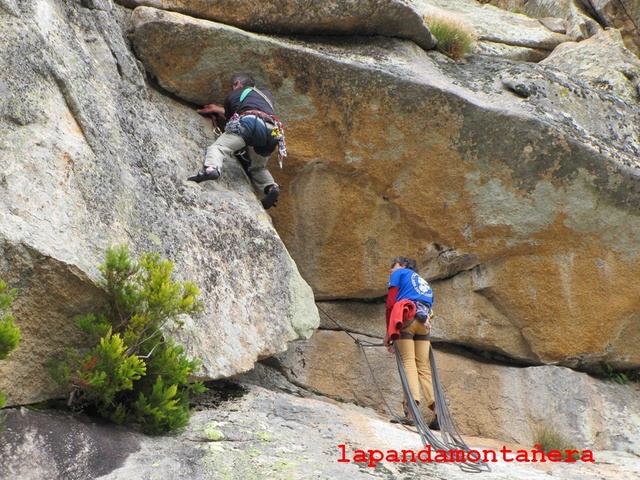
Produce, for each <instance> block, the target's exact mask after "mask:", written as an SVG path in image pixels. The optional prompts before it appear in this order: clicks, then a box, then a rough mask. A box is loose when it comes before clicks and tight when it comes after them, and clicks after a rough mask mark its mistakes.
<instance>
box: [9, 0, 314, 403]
mask: <svg viewBox="0 0 640 480" xmlns="http://www.w3.org/2000/svg"><path fill="white" fill-rule="evenodd" d="M83 4H84V3H83V2H66V1H55V0H51V1H40V2H35V3H29V4H26V3H21V4H19V5H18V4H16V5H15V8H13V7H12V8H10V9H4V10H2V12H1V14H2V25H3V28H2V29H1V30H0V45H2V48H0V65H1V66H2V68H1V69H0V90H1V91H2V92H3V94H2V96H1V103H0V131H2V134H1V138H0V167H1V169H0V170H1V172H2V173H1V183H0V189H1V190H2V195H0V245H1V249H2V252H3V256H2V262H0V277H1V278H3V280H4V281H5V282H7V283H8V284H9V285H10V286H11V287H14V288H16V289H17V290H18V297H17V299H16V301H15V312H13V313H14V316H15V318H16V325H17V326H18V327H20V328H21V331H22V342H21V344H20V345H19V346H18V348H17V349H16V350H15V351H14V352H12V354H11V355H10V356H9V358H8V359H7V360H5V361H3V362H0V391H4V392H5V393H6V394H7V402H8V404H9V405H11V404H22V403H31V402H36V401H39V400H42V399H45V398H48V397H50V396H53V395H59V394H61V393H63V392H61V391H60V390H59V389H58V388H57V387H56V386H55V385H53V384H52V381H51V379H50V378H49V374H48V373H47V371H46V368H45V364H46V362H47V361H48V359H49V358H50V357H51V356H55V355H56V354H57V353H59V352H61V351H62V350H63V349H64V348H65V347H66V346H76V345H79V344H82V340H83V339H82V338H81V337H79V336H78V334H77V333H76V332H75V330H74V327H73V322H74V316H75V315H77V314H80V313H87V312H88V310H89V309H90V308H93V307H95V305H97V304H99V303H100V302H101V301H103V299H104V294H103V293H101V292H100V291H99V290H98V289H97V288H96V287H95V286H94V283H95V281H96V280H97V279H98V276H99V273H98V265H99V264H100V263H101V262H102V261H103V259H104V253H105V251H106V248H107V247H108V246H109V245H110V244H121V243H127V244H129V245H130V247H131V249H132V251H133V252H134V254H136V253H141V252H144V251H157V252H159V253H160V254H161V255H162V256H163V257H165V258H168V259H170V260H172V261H173V262H175V263H176V266H177V268H176V276H177V278H180V279H188V280H191V281H193V282H194V283H196V284H197V285H199V287H200V289H201V298H202V300H203V301H204V304H205V310H204V312H203V313H202V314H201V315H199V316H198V317H195V318H188V319H185V322H184V323H185V326H184V328H183V329H181V330H175V331H174V332H173V334H174V336H175V337H176V338H177V339H178V340H179V341H180V342H181V343H182V344H184V345H185V347H186V350H187V353H188V355H189V356H191V357H193V358H197V359H199V360H201V361H202V367H201V372H200V375H201V377H202V378H204V379H211V378H220V377H227V376H230V375H234V374H238V373H241V372H244V371H247V370H250V369H251V368H253V365H254V362H255V361H256V360H257V359H259V358H264V357H268V356H270V355H272V354H274V353H277V352H279V351H284V350H285V349H286V345H287V342H288V341H290V340H293V339H296V338H299V337H308V336H309V335H310V334H311V333H312V331H313V330H314V328H315V326H316V325H317V323H318V313H317V310H316V307H315V305H314V299H313V294H312V291H311V289H310V288H309V286H308V285H307V284H306V282H305V281H304V280H303V279H302V277H301V276H300V274H299V272H298V269H297V267H296V265H295V263H294V262H293V260H292V259H291V257H290V256H289V253H288V252H287V250H286V248H285V246H284V245H283V243H282V241H281V240H280V238H279V236H278V234H277V232H276V231H275V229H274V228H273V225H272V222H271V219H270V217H269V216H268V215H267V213H266V212H265V211H264V210H263V209H262V206H261V204H260V202H259V200H258V198H257V197H256V194H255V193H254V192H253V191H252V187H251V185H250V183H249V181H248V179H247V177H246V175H245V173H244V172H243V170H242V169H241V168H240V167H239V166H238V165H235V164H234V165H230V167H229V168H228V169H227V171H226V172H225V176H224V178H223V179H222V180H221V181H220V182H218V183H216V184H215V185H208V186H204V187H202V186H199V185H196V184H193V183H187V182H186V177H187V176H188V175H189V174H192V173H194V172H195V171H196V170H197V169H198V168H200V165H201V162H202V159H203V154H204V149H205V148H206V146H207V145H208V144H209V143H210V142H211V141H212V139H211V137H210V131H208V130H207V128H209V127H208V124H207V122H206V121H205V119H202V118H200V117H199V116H198V115H197V114H196V113H195V112H194V110H193V109H192V108H191V107H189V106H187V105H185V104H184V103H180V102H178V101H177V100H175V99H172V98H171V97H169V96H167V95H162V94H160V93H158V92H157V90H155V89H153V88H149V87H150V85H149V84H148V83H147V82H146V80H145V73H144V71H143V70H141V68H140V65H139V63H138V61H137V59H136V58H135V57H134V55H132V53H131V51H130V50H129V48H128V46H127V44H126V41H125V37H124V34H123V31H122V29H121V24H124V20H125V19H126V18H128V15H129V12H128V11H127V10H126V9H124V8H122V7H114V6H113V5H109V4H105V5H102V8H98V7H101V5H97V4H92V7H93V8H88V7H84V6H83Z"/></svg>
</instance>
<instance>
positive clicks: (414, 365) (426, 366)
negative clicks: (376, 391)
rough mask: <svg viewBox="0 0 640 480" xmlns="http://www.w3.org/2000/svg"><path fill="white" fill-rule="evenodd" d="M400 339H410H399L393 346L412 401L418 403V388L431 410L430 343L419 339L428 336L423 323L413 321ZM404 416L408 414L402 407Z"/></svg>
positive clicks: (402, 332)
mask: <svg viewBox="0 0 640 480" xmlns="http://www.w3.org/2000/svg"><path fill="white" fill-rule="evenodd" d="M400 333H401V335H402V337H406V336H408V335H411V338H399V339H398V340H396V341H395V346H396V348H397V349H398V351H399V352H400V358H401V359H402V366H403V367H404V371H405V373H406V375H407V380H408V382H409V388H410V389H411V395H412V396H413V399H414V400H415V401H416V402H417V403H420V387H421V386H422V392H423V393H424V398H425V401H426V402H427V406H428V407H430V408H431V406H432V404H433V403H434V401H435V397H434V396H433V383H432V381H431V364H430V362H429V350H430V348H431V342H430V341H429V340H426V339H420V337H425V336H427V335H429V331H428V330H427V329H426V327H425V326H424V324H423V323H420V322H418V321H417V320H414V321H413V322H411V324H409V325H408V326H407V327H406V328H404V329H402V331H401V332H400ZM404 410H405V414H407V413H408V410H407V408H406V405H404Z"/></svg>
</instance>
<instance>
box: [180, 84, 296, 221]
mask: <svg viewBox="0 0 640 480" xmlns="http://www.w3.org/2000/svg"><path fill="white" fill-rule="evenodd" d="M231 89H232V91H231V93H230V94H229V95H228V96H227V97H226V98H225V99H224V106H220V105H215V104H208V105H205V106H204V107H202V108H201V109H198V110H197V112H198V113H200V114H202V115H216V116H218V117H219V118H221V119H222V120H226V121H227V125H226V127H225V131H224V133H223V134H222V135H220V136H219V137H218V138H217V139H216V140H215V142H214V143H213V144H212V145H211V146H210V147H209V148H208V149H207V153H206V156H205V160H204V169H203V171H202V172H201V173H198V174H197V175H194V176H191V177H189V178H188V180H190V181H192V182H196V183H200V182H204V181H207V180H217V179H218V178H220V173H221V170H222V164H223V161H224V159H225V158H227V159H230V158H231V157H232V155H233V154H236V155H239V156H240V157H241V159H244V160H246V162H247V165H245V166H246V171H247V173H248V175H249V177H250V178H251V180H252V181H253V183H254V184H255V186H256V187H257V188H258V189H259V190H260V191H262V192H264V194H265V195H266V196H265V197H264V198H263V199H262V205H263V207H264V208H265V209H268V208H271V207H272V206H274V205H275V203H276V201H277V200H278V196H279V195H280V186H279V185H278V184H277V183H276V182H275V181H274V179H273V177H272V176H271V173H269V170H267V163H268V161H269V156H270V155H271V154H272V153H273V152H274V150H275V149H276V147H278V156H279V159H280V161H282V158H283V157H284V156H286V148H285V143H284V128H283V127H282V124H281V123H280V121H279V120H278V119H277V118H276V117H275V112H274V107H273V103H274V101H273V95H272V94H271V92H270V91H269V90H268V89H266V88H263V87H261V88H256V82H255V80H254V79H253V77H252V76H251V75H249V74H247V73H237V74H235V75H234V76H233V77H232V78H231ZM243 150H244V152H243V154H242V153H239V152H241V151H243Z"/></svg>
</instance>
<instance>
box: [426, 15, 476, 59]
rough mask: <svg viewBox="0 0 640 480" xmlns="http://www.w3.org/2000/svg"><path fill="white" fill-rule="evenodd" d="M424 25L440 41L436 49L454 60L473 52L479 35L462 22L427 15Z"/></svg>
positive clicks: (443, 16) (450, 18)
mask: <svg viewBox="0 0 640 480" xmlns="http://www.w3.org/2000/svg"><path fill="white" fill-rule="evenodd" d="M424 23H425V25H426V26H427V27H428V28H429V30H430V31H431V34H432V35H433V36H434V37H435V38H436V39H437V40H438V46H437V47H436V49H437V50H438V51H439V52H442V53H444V54H445V55H447V56H448V57H451V58H452V59H454V60H461V59H462V58H463V57H464V56H465V55H466V54H468V53H469V52H471V50H472V48H473V45H474V43H475V41H476V38H477V34H476V32H475V31H474V30H473V28H471V27H470V26H468V25H467V24H465V23H464V22H462V21H461V20H459V19H457V18H455V17H450V16H446V15H435V14H432V15H425V16H424Z"/></svg>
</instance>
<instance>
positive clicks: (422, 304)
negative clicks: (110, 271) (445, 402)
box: [384, 257, 440, 430]
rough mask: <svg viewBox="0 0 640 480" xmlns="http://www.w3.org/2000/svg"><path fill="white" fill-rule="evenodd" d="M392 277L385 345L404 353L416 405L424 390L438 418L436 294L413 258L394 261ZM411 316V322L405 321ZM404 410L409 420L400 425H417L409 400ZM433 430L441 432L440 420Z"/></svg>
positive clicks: (406, 418) (436, 418)
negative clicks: (432, 357) (433, 356)
mask: <svg viewBox="0 0 640 480" xmlns="http://www.w3.org/2000/svg"><path fill="white" fill-rule="evenodd" d="M390 274H391V276H390V278H389V286H388V288H389V293H388V295H387V308H386V317H387V334H386V335H385V337H384V344H385V345H386V346H387V347H388V349H389V351H390V352H394V348H397V349H398V351H399V352H400V358H401V359H402V366H403V367H404V371H405V373H406V375H407V380H408V383H409V388H410V390H411V395H412V396H413V399H414V400H415V402H416V404H420V386H422V391H423V393H424V397H425V401H426V402H427V406H428V407H429V408H430V409H431V410H432V411H433V413H434V414H435V413H436V411H435V397H434V395H433V383H432V380H431V364H430V362H429V350H430V348H431V342H430V341H429V338H430V336H429V334H430V332H431V324H430V322H429V320H430V318H431V305H433V290H431V286H430V285H429V284H428V283H427V281H426V280H424V279H423V278H422V277H421V276H420V275H419V274H418V272H417V271H416V261H415V260H412V259H411V258H407V257H398V258H395V259H394V260H392V263H391V270H390ZM407 315H408V318H405V317H407ZM396 325H400V326H401V327H400V331H399V332H398V331H396V329H395V326H396ZM390 326H391V327H390ZM402 407H403V410H404V415H405V416H404V418H402V419H400V422H401V423H403V424H406V425H413V423H414V420H413V419H412V418H410V416H409V409H408V405H407V399H406V398H405V399H404V400H403V402H402ZM392 422H394V420H392ZM394 423H397V422H394ZM429 428H431V429H432V430H439V429H440V427H439V425H438V417H437V416H436V417H435V418H434V420H433V421H432V422H431V424H430V425H429Z"/></svg>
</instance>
